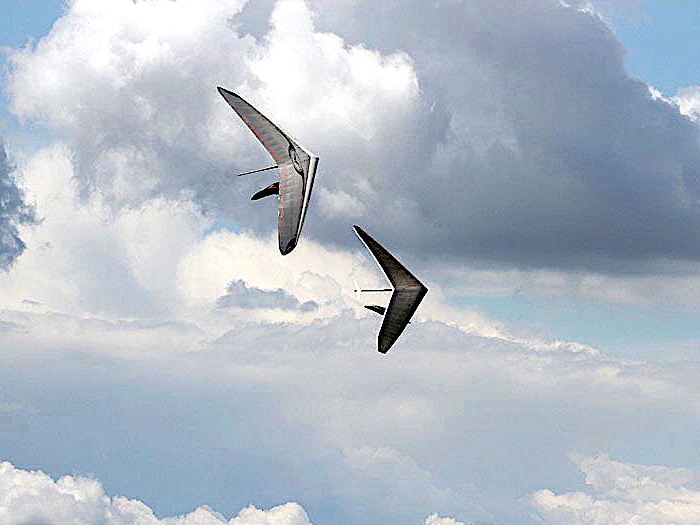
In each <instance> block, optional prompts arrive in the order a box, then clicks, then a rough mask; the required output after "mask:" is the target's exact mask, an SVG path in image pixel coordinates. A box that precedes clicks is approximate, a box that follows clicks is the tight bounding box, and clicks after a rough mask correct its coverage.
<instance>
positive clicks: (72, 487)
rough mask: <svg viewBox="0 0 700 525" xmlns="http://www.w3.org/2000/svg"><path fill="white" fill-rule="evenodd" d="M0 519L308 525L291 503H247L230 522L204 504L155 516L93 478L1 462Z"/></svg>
mask: <svg viewBox="0 0 700 525" xmlns="http://www.w3.org/2000/svg"><path fill="white" fill-rule="evenodd" d="M0 521H2V523H4V524H5V525H27V524H37V525H38V524H41V525H311V522H310V521H309V518H308V516H307V515H306V512H305V511H304V509H303V508H301V507H300V506H299V505H297V504H296V503H287V504H286V505H282V506H279V507H275V508H272V509H270V510H268V511H264V510H259V509H256V508H255V507H252V506H251V507H249V508H246V509H243V510H242V511H241V513H240V514H239V515H238V516H236V517H234V518H231V519H230V520H227V519H225V518H224V517H223V516H221V515H220V514H218V513H216V512H214V511H213V510H211V509H209V508H207V507H200V508H198V509H197V510H195V511H193V512H191V513H190V514H187V515H184V516H178V517H171V518H163V519H158V518H156V516H155V515H154V513H153V511H152V510H151V509H150V508H149V507H148V506H147V505H145V504H144V503H142V502H140V501H137V500H130V499H127V498H123V497H120V496H116V497H110V496H108V495H107V494H105V492H104V489H103V488H102V485H101V484H100V483H99V481H97V480H94V479H91V478H86V477H82V476H63V477H61V478H59V479H57V480H53V479H51V478H50V477H49V476H47V475H46V474H44V473H43V472H40V471H26V470H22V469H18V468H16V467H14V466H13V465H12V464H10V463H7V462H4V463H0Z"/></svg>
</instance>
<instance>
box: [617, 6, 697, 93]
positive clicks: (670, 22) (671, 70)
mask: <svg viewBox="0 0 700 525" xmlns="http://www.w3.org/2000/svg"><path fill="white" fill-rule="evenodd" d="M698 18H700V5H698V3H697V2H693V1H692V0H677V1H673V2H666V1H663V0H644V1H643V2H641V6H639V7H638V8H635V9H631V10H628V11H622V12H621V13H620V14H619V16H617V17H616V18H615V21H614V24H615V34H616V35H617V36H618V37H619V38H620V40H621V41H622V43H623V44H624V45H625V46H626V47H627V49H628V54H627V67H628V69H629V71H630V73H631V74H632V75H634V76H636V77H638V78H641V79H643V80H645V81H647V82H650V83H651V84H653V85H654V86H656V87H657V88H659V89H660V90H661V91H663V92H664V93H666V94H667V95H674V94H675V93H676V91H677V90H678V88H680V87H684V86H691V85H695V84H697V83H698V82H700V64H698V61H697V60H696V56H695V49H696V46H697V42H698V39H699V38H700V26H698Z"/></svg>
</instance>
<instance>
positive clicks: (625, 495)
mask: <svg viewBox="0 0 700 525" xmlns="http://www.w3.org/2000/svg"><path fill="white" fill-rule="evenodd" d="M579 467H580V468H581V471H582V472H583V473H584V474H585V475H586V484H587V485H590V486H591V487H592V488H593V489H594V491H595V494H594V495H591V494H586V493H583V492H571V493H567V494H560V495H557V494H554V493H553V492H552V491H549V490H541V491H539V492H537V493H536V494H534V495H533V496H532V500H531V502H532V506H533V507H534V508H535V511H536V512H537V515H538V516H539V517H540V519H541V520H542V523H545V524H547V525H617V524H619V525H623V524H631V523H640V524H644V525H691V524H695V523H698V522H699V521H700V492H699V491H698V490H696V489H693V488H690V487H689V486H688V485H689V484H690V483H691V482H692V481H694V480H696V479H697V475H696V474H695V473H694V472H692V471H689V470H686V469H679V468H669V467H664V466H653V467H649V466H644V465H631V464H625V463H620V462H617V461H613V460H611V459H610V458H609V457H608V456H605V455H601V456H595V457H590V458H583V459H581V460H580V461H579Z"/></svg>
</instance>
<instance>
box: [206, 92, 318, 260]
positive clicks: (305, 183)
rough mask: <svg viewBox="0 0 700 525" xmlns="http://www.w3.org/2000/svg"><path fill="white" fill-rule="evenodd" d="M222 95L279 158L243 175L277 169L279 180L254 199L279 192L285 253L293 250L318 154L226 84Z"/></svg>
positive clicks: (281, 242)
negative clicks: (227, 87)
mask: <svg viewBox="0 0 700 525" xmlns="http://www.w3.org/2000/svg"><path fill="white" fill-rule="evenodd" d="M218 89H219V93H221V96H222V97H224V99H225V100H226V102H228V104H229V105H230V106H231V107H232V108H233V110H234V111H235V112H236V113H237V114H238V116H239V117H241V120H243V122H244V123H245V124H246V126H248V127H249V128H250V130H251V131H252V132H253V134H254V135H255V136H256V137H257V139H258V140H259V141H260V143H261V144H262V145H263V147H264V148H265V149H266V150H267V152H268V153H269V154H270V156H271V157H272V159H273V160H274V161H275V165H274V166H270V167H268V168H262V169H259V170H253V171H248V172H246V173H241V174H240V175H250V174H253V173H259V172H262V171H268V170H273V169H276V170H277V172H278V174H279V179H280V180H279V182H278V183H275V184H272V185H271V186H268V187H267V188H264V189H263V190H260V191H259V192H257V193H256V194H255V195H253V198H252V200H258V199H261V198H263V197H267V196H268V195H278V205H277V234H278V239H279V249H280V253H281V254H282V255H287V254H288V253H289V252H291V251H292V250H293V249H294V247H295V246H296V245H297V243H298V242H299V237H300V236H301V228H302V226H303V225H304V218H305V217H306V210H307V208H308V206H309V198H310V197H311V188H312V187H313V184H314V177H315V176H316V168H317V167H318V157H317V156H316V155H314V154H313V153H311V152H310V151H309V150H308V149H306V148H305V147H303V146H302V145H300V144H299V143H298V142H297V141H296V140H294V139H293V138H292V137H291V136H289V135H288V134H287V133H285V132H284V131H282V130H281V129H280V128H279V127H278V126H277V125H275V124H274V123H273V122H272V121H270V120H269V119H268V118H267V117H265V115H263V114H262V113H260V112H259V111H258V110H257V109H255V108H254V107H253V106H251V105H250V104H249V103H248V102H246V101H245V100H243V99H242V98H241V97H240V96H238V95H236V94H235V93H233V92H231V91H228V90H227V89H224V88H222V87H220V88H218Z"/></svg>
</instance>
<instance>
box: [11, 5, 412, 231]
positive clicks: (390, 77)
mask: <svg viewBox="0 0 700 525" xmlns="http://www.w3.org/2000/svg"><path fill="white" fill-rule="evenodd" d="M244 4H245V2H243V1H241V0H226V1H224V2H214V1H207V2H200V1H194V0H184V1H178V2H170V1H162V0H160V1H156V2H146V3H144V2H126V3H125V2H121V1H118V0H111V1H109V2H99V3H96V2H94V1H91V0H73V1H72V2H70V3H69V5H68V7H67V9H66V13H65V15H64V16H63V17H62V18H61V19H60V20H59V22H58V23H57V24H56V25H55V26H54V28H53V29H52V31H51V32H50V33H49V35H48V36H46V37H45V38H43V39H41V40H40V41H39V42H38V43H37V44H36V45H35V46H31V47H28V48H26V49H24V50H19V51H16V52H14V53H12V54H11V56H10V60H11V64H12V72H11V74H10V77H9V80H8V83H7V90H8V92H9V95H10V101H11V108H12V111H14V112H15V114H16V115H18V116H19V117H21V118H23V119H31V120H34V121H37V122H39V123H41V124H43V125H45V126H47V127H49V128H51V129H53V130H55V131H56V132H58V133H60V134H62V136H63V137H64V138H65V139H66V140H67V141H68V142H69V143H70V144H71V145H72V147H73V148H74V149H75V152H76V159H77V161H78V167H79V169H78V176H79V180H80V181H81V188H80V189H81V190H82V191H83V193H84V194H85V193H90V192H92V191H95V190H96V191H99V192H101V193H102V194H104V195H105V196H107V197H108V199H109V201H110V202H112V203H116V204H117V205H124V204H129V205H134V204H139V203H142V202H143V201H144V200H148V199H149V198H151V197H154V196H159V195H165V196H173V195H176V196H179V195H180V194H181V193H182V192H183V191H185V192H187V194H188V195H190V196H192V197H194V198H195V199H196V200H197V202H198V203H199V204H201V205H203V206H204V207H205V208H207V209H209V210H211V209H214V210H216V211H219V212H220V213H222V214H224V215H225V216H226V217H227V218H228V220H229V221H230V220H234V221H236V222H239V223H240V224H241V225H243V226H245V227H248V228H256V229H257V230H258V231H265V232H269V231H270V230H271V229H272V228H274V226H275V224H276V222H275V221H274V219H273V217H274V214H272V213H270V211H265V208H264V206H266V205H267V203H263V204H262V206H251V205H250V203H248V202H247V199H245V198H242V196H243V195H246V194H249V191H252V189H253V188H254V187H255V186H258V185H260V184H261V183H260V182H257V181H256V179H247V180H235V181H234V180H232V179H231V178H230V176H231V175H232V174H233V173H235V172H236V171H240V170H242V169H245V168H250V167H251V166H252V167H256V164H257V163H267V162H268V160H267V159H266V158H265V154H264V153H262V148H261V147H260V146H259V144H257V141H256V140H255V138H254V137H253V136H252V135H251V134H250V133H249V131H248V130H247V129H245V128H244V126H243V125H242V124H241V123H240V122H239V121H238V118H237V117H236V116H235V114H234V113H233V112H231V110H230V108H229V107H228V106H227V105H226V104H225V102H224V101H223V100H221V97H220V96H219V95H218V94H217V93H216V90H215V87H216V85H217V84H220V85H224V86H226V87H228V88H230V89H234V90H236V91H239V92H240V93H241V94H243V95H244V96H245V97H246V98H248V99H249V100H250V101H251V102H252V103H254V104H256V105H257V106H258V107H259V108H260V109H261V110H263V111H264V112H265V113H266V114H267V115H268V116H270V117H271V118H273V119H274V120H275V121H276V122H277V123H278V124H280V125H281V126H282V127H284V128H285V129H288V130H290V131H291V132H292V133H293V134H294V135H295V136H296V137H297V138H299V139H300V140H301V141H302V142H303V143H307V144H309V145H310V147H312V149H313V150H314V151H317V152H318V153H319V154H320V155H321V157H322V158H323V164H322V166H323V165H327V166H328V169H327V173H323V174H321V177H322V178H323V179H324V180H325V182H324V184H323V185H322V186H324V187H325V191H323V192H320V194H319V195H318V200H319V204H318V209H319V210H323V214H324V216H325V217H335V218H336V219H338V218H342V219H343V224H342V230H343V234H345V235H346V236H347V230H346V227H347V224H346V223H345V220H346V219H347V215H348V214H349V213H350V214H352V213H356V212H357V211H358V209H359V207H358V204H357V202H358V201H357V200H358V199H371V198H374V199H375V200H376V188H374V187H373V185H372V184H370V182H369V178H370V177H371V178H373V179H377V177H378V176H379V173H380V171H381V162H380V153H381V148H382V145H383V143H384V139H383V138H382V137H383V136H384V135H385V134H386V130H391V129H393V128H394V127H403V126H408V125H409V123H408V122H407V119H411V118H414V117H415V111H414V110H415V108H416V107H417V106H418V105H419V104H420V100H419V88H418V83H417V80H416V75H415V71H414V69H413V66H412V63H411V60H410V57H408V56H407V55H405V54H403V53H392V54H386V55H382V54H380V53H378V52H376V51H373V50H370V49H367V48H366V47H364V46H363V45H359V44H358V45H352V44H349V43H346V42H344V41H343V40H342V39H341V38H339V37H337V36H336V35H333V34H330V33H321V32H318V31H316V30H315V28H314V25H313V13H312V12H311V11H310V10H309V8H308V6H307V5H306V3H305V2H303V1H302V0H284V1H282V2H279V3H278V4H277V6H276V8H275V10H274V12H273V13H272V15H271V18H270V29H269V32H268V33H267V34H266V36H265V38H264V39H263V40H261V41H256V40H255V39H253V38H252V37H251V36H249V35H248V36H244V35H240V34H238V31H237V18H236V16H237V15H238V14H239V13H240V12H241V9H242V8H243V6H244ZM163 18H167V19H168V20H170V21H171V23H170V24H168V27H167V28H166V27H163V25H162V24H159V23H154V21H156V20H161V19H163ZM74 83H75V84H74ZM38 86H41V87H38ZM106 101H109V102H108V103H107V102H106ZM393 139H394V137H392V140H393ZM378 140H379V142H378ZM352 158H354V159H356V161H355V162H353V163H350V164H348V163H347V162H344V160H346V159H352ZM322 169H325V168H323V167H322ZM320 187H321V186H319V188H320ZM336 187H337V188H339V189H335V188H336ZM261 207H262V208H263V210H261V209H259V208H261ZM313 209H314V207H312V213H315V212H314V211H313ZM308 222H309V223H310V224H311V223H313V222H316V219H314V220H309V221H308ZM326 231H327V230H326ZM335 233H336V234H337V233H338V232H337V230H336V232H335Z"/></svg>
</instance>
